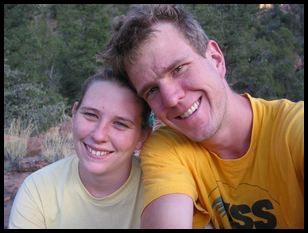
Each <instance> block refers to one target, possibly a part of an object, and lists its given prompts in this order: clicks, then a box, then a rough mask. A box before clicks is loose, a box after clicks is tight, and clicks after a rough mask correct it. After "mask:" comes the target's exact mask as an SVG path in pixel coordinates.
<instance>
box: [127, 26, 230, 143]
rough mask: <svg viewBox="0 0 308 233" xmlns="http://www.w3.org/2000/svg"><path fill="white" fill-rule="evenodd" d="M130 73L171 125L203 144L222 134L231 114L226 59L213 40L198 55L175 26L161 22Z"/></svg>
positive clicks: (135, 83)
mask: <svg viewBox="0 0 308 233" xmlns="http://www.w3.org/2000/svg"><path fill="white" fill-rule="evenodd" d="M153 28H154V29H155V30H157V31H156V32H155V33H154V34H153V36H152V37H151V39H149V40H147V41H146V42H144V43H143V44H142V45H141V47H140V48H139V50H138V51H137V52H138V53H137V56H136V59H135V61H134V63H133V64H128V63H127V64H126V71H127V73H128V75H129V78H130V80H131V81H132V83H133V85H134V86H135V87H136V89H137V92H138V94H139V95H140V96H142V97H143V98H144V99H145V100H146V101H147V102H148V104H149V105H150V106H151V108H152V110H153V111H154V113H155V115H156V116H157V117H158V118H159V119H160V120H161V121H163V122H164V123H165V124H166V125H169V126H170V127H172V128H174V129H176V130H178V131H179V132H181V133H183V134H184V135H186V136H187V137H189V138H190V139H191V140H193V141H198V142H201V141H203V140H205V139H208V138H209V137H211V136H213V135H214V134H215V133H216V131H217V130H218V129H219V127H220V125H221V122H222V119H223V117H224V113H225V109H226V107H225V106H226V85H227V84H226V81H225V79H224V76H225V65H224V58H223V55H222V53H221V51H220V49H219V47H218V45H217V44H216V43H215V42H214V41H210V42H209V43H208V46H207V49H206V51H201V53H203V54H205V56H204V57H203V56H201V55H200V54H198V53H197V52H196V51H195V50H194V49H193V48H192V47H191V46H190V44H189V42H188V41H187V40H186V39H185V38H184V36H183V35H182V34H181V33H180V32H179V31H178V30H177V29H176V28H175V27H174V26H172V24H170V23H159V24H157V25H155V26H154V27H153Z"/></svg>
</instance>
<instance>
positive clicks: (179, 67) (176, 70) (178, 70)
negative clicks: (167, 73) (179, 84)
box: [174, 65, 183, 73]
mask: <svg viewBox="0 0 308 233" xmlns="http://www.w3.org/2000/svg"><path fill="white" fill-rule="evenodd" d="M182 68H183V65H180V66H178V67H176V68H175V69H174V73H179V72H180V71H181V70H182Z"/></svg>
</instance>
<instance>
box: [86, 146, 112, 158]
mask: <svg viewBox="0 0 308 233" xmlns="http://www.w3.org/2000/svg"><path fill="white" fill-rule="evenodd" d="M87 149H88V151H89V152H90V153H91V154H92V155H94V156H104V155H107V154H110V153H111V152H109V151H96V150H93V149H92V148H90V147H89V146H87Z"/></svg>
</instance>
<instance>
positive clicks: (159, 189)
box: [141, 129, 198, 208]
mask: <svg viewBox="0 0 308 233" xmlns="http://www.w3.org/2000/svg"><path fill="white" fill-rule="evenodd" d="M186 147H187V146H185V142H184V141H183V139H182V138H181V137H178V136H177V135H174V134H172V132H171V134H170V132H168V133H167V132H166V131H164V130H161V129H160V130H158V131H156V132H155V133H154V135H153V136H152V137H151V138H150V139H149V140H148V141H147V142H146V144H145V145H144V148H143V150H142V152H141V167H142V170H143V174H144V180H143V181H144V191H145V193H144V208H145V207H146V206H147V205H148V204H150V203H151V202H152V201H153V200H155V199H157V198H159V197H160V196H163V195H166V194H172V193H181V194H186V195H188V196H190V197H191V198H192V199H193V200H194V201H195V200H196V199H197V196H198V194H197V191H196V186H195V181H194V179H193V176H192V174H191V172H190V170H189V165H188V164H187V161H186V160H185V154H186V151H187V148H186ZM186 155H187V154H186Z"/></svg>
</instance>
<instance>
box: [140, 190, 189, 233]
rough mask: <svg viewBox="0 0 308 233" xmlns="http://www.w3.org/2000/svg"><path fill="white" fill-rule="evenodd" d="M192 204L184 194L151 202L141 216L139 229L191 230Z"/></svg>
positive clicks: (163, 197)
mask: <svg viewBox="0 0 308 233" xmlns="http://www.w3.org/2000/svg"><path fill="white" fill-rule="evenodd" d="M193 210H194V204H193V200H192V199H191V197H189V196H187V195H185V194H168V195H164V196H161V197H159V198H157V199H155V200H154V201H153V202H151V203H150V204H149V205H148V206H147V207H146V208H145V209H144V211H143V213H142V216H141V228H165V229H171V228H180V229H183V228H188V229H191V228H192V221H193Z"/></svg>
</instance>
